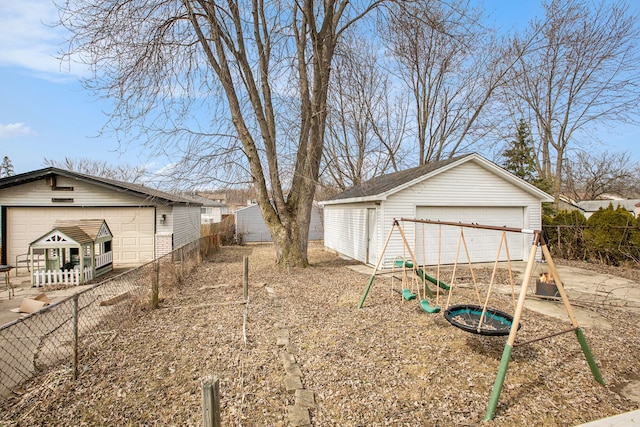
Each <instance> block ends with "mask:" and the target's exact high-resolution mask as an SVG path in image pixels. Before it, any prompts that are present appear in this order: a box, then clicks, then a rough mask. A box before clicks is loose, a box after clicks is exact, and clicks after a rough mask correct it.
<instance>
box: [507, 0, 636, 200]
mask: <svg viewBox="0 0 640 427" xmlns="http://www.w3.org/2000/svg"><path fill="white" fill-rule="evenodd" d="M628 9H629V7H628V5H626V4H625V3H622V2H615V3H613V2H606V1H602V2H600V3H598V4H595V5H594V4H592V3H591V2H583V1H580V0H552V1H551V2H550V3H549V4H546V5H545V17H544V20H536V21H534V22H532V24H531V26H530V28H529V29H528V30H527V31H525V32H524V33H523V34H521V35H519V36H516V37H515V38H514V44H513V49H514V50H516V51H520V52H521V56H520V58H521V59H520V61H519V62H518V63H517V66H516V67H515V68H514V69H513V72H512V73H511V75H510V79H509V83H510V84H509V86H508V88H506V91H505V98H506V99H509V102H510V104H511V105H510V106H509V108H510V110H511V111H513V114H514V115H516V117H525V118H529V128H530V129H531V131H532V135H533V139H534V141H536V144H537V149H536V153H537V154H538V156H539V157H538V169H539V172H540V173H541V175H542V177H543V178H544V179H546V180H548V181H549V182H553V193H554V196H555V198H556V201H557V200H558V198H559V195H560V184H561V182H562V170H563V163H564V160H565V157H566V155H567V152H568V149H569V148H570V147H571V144H572V143H574V144H575V143H576V142H575V141H576V136H577V135H578V134H580V135H581V136H583V137H584V138H587V137H588V136H589V135H588V133H587V132H588V131H589V130H592V129H593V126H595V125H596V124H598V125H602V124H605V125H609V126H613V125H614V124H615V123H616V122H627V121H631V120H635V118H636V117H637V111H638V104H639V102H640V91H639V90H638V87H639V86H640V69H639V68H638V66H637V64H638V61H639V59H640V58H639V57H638V50H637V48H638V41H639V39H638V34H639V33H638V25H637V22H638V21H637V17H636V16H634V15H632V14H630V13H629V11H628ZM531 40H535V49H531V48H530V41H531ZM525 45H526V47H525ZM525 50H526V51H525ZM583 141H584V139H583Z"/></svg>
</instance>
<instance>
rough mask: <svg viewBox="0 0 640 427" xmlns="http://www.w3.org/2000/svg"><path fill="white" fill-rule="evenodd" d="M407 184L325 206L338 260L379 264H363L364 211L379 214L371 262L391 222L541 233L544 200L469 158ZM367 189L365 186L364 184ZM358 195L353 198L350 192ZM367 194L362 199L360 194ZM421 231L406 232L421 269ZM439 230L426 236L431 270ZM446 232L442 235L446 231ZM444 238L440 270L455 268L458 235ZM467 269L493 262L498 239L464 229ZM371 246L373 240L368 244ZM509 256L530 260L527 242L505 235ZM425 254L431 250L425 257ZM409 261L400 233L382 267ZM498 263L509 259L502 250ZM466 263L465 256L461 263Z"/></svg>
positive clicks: (525, 237) (328, 242)
mask: <svg viewBox="0 0 640 427" xmlns="http://www.w3.org/2000/svg"><path fill="white" fill-rule="evenodd" d="M445 164H446V167H443V168H441V169H435V171H436V172H435V173H434V172H429V173H426V174H425V175H424V176H423V177H419V178H417V179H414V180H413V181H411V182H404V183H402V182H400V183H398V184H397V186H396V187H395V188H392V189H391V190H388V191H387V192H386V193H382V194H369V195H366V196H360V197H362V198H367V199H368V200H370V201H366V202H365V201H362V202H357V201H356V200H354V199H344V202H341V201H339V200H336V201H328V202H327V203H326V204H325V205H324V209H325V214H324V216H325V246H326V247H327V248H329V249H332V250H335V251H337V252H339V253H341V254H343V255H347V256H349V257H351V258H354V259H356V260H359V261H362V262H368V263H369V264H371V265H374V264H375V263H376V262H377V261H378V259H377V258H376V259H371V258H370V259H368V260H367V261H365V259H366V258H365V256H366V242H367V238H368V236H367V225H366V209H367V208H376V214H377V218H378V223H377V225H378V227H377V234H376V235H375V238H374V239H372V240H373V241H375V242H376V248H375V249H374V250H373V251H370V253H372V254H378V256H380V255H381V254H382V247H383V246H384V243H385V241H386V238H387V236H388V234H389V230H390V229H391V226H392V224H393V220H394V218H398V219H399V218H422V219H430V220H440V221H448V222H466V223H477V224H486V225H497V226H508V227H514V228H527V229H539V228H540V226H541V200H545V201H548V200H549V199H550V198H549V196H548V195H546V194H544V193H542V192H540V191H539V190H537V189H535V188H534V187H533V186H531V185H529V184H526V183H524V181H520V180H517V178H514V177H513V176H512V175H510V174H508V173H507V172H505V171H503V170H502V169H500V168H497V167H495V165H493V164H491V163H490V162H488V161H486V160H485V159H482V158H481V157H480V156H477V155H473V156H469V157H466V158H463V161H460V162H457V163H456V164H453V163H448V164H447V163H445ZM363 186H366V184H363ZM352 193H354V194H358V192H357V191H355V192H352ZM365 194H366V193H365ZM421 227H422V226H417V227H416V230H417V233H418V234H417V235H416V234H415V233H414V225H413V223H411V224H409V223H407V224H405V229H404V231H405V233H406V238H407V241H408V242H409V244H410V245H411V247H412V249H417V256H418V257H419V259H418V262H421V261H422V260H421V258H423V251H422V246H423V245H422V237H421V234H422V228H421ZM437 228H438V227H437V226H434V227H431V228H425V245H424V246H425V250H424V252H425V255H426V256H425V258H426V259H427V263H428V264H436V263H437V262H438V261H437V250H438V249H437V248H438V245H437V242H438V237H437ZM443 228H444V227H443ZM452 228H453V229H452V230H451V229H450V230H446V231H445V234H444V238H443V246H442V248H441V250H442V252H441V259H440V262H441V263H443V264H446V263H452V262H454V261H455V254H456V249H457V242H458V236H459V227H452ZM464 234H465V237H466V241H467V245H468V247H469V250H470V252H471V253H470V258H471V261H472V262H486V261H494V260H495V257H496V253H497V250H498V243H499V241H500V233H499V232H495V231H491V230H471V229H465V230H464ZM369 238H370V236H369ZM507 238H508V240H507V241H508V247H509V255H510V258H511V259H512V260H523V259H526V258H527V257H528V254H529V249H530V246H531V241H532V235H530V234H519V233H507ZM427 248H428V249H427ZM402 256H409V254H408V251H406V250H405V248H404V245H403V242H402V238H401V236H400V233H399V232H397V231H396V232H395V233H394V234H393V235H392V237H391V239H390V241H389V244H388V246H387V248H386V250H385V253H384V258H383V260H382V266H383V267H391V266H392V263H393V260H394V258H396V257H402ZM501 259H506V252H505V249H504V248H503V249H502V252H501ZM460 260H462V262H466V254H464V255H461V257H459V262H460Z"/></svg>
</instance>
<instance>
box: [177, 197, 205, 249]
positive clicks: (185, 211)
mask: <svg viewBox="0 0 640 427" xmlns="http://www.w3.org/2000/svg"><path fill="white" fill-rule="evenodd" d="M172 220H173V247H174V248H179V247H180V246H183V245H186V244H187V243H191V242H193V241H195V240H198V239H199V238H200V223H201V219H200V207H197V208H194V207H190V206H174V207H173V218H172Z"/></svg>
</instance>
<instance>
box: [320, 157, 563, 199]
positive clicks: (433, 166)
mask: <svg viewBox="0 0 640 427" xmlns="http://www.w3.org/2000/svg"><path fill="white" fill-rule="evenodd" d="M468 161H474V162H476V163H478V164H480V165H481V166H483V167H485V168H487V169H490V170H492V171H493V172H494V173H496V174H499V175H501V176H502V177H503V178H504V179H505V180H507V181H510V182H512V183H513V184H515V185H517V186H518V187H521V188H523V189H524V190H526V191H527V192H529V193H533V194H535V195H537V196H538V197H540V199H541V200H542V201H543V202H550V201H553V198H552V197H551V196H550V195H548V194H547V193H545V192H544V191H542V190H540V189H538V188H537V187H535V186H534V185H532V184H529V183H528V182H526V181H524V180H523V179H521V178H518V177H517V176H515V175H514V174H512V173H511V172H509V171H507V170H505V169H503V168H501V167H500V166H498V165H496V164H495V163H493V162H490V161H489V160H487V159H485V158H484V157H482V156H480V155H479V154H475V153H472V154H465V155H462V156H459V157H452V158H450V159H446V160H441V161H438V162H432V163H429V164H426V165H422V166H418V167H415V168H412V169H406V170H403V171H400V172H395V173H390V174H387V175H382V176H379V177H376V178H373V179H371V180H369V181H366V182H364V183H362V184H360V185H358V186H355V187H352V188H350V189H348V190H345V191H343V192H342V193H340V194H338V195H336V196H334V197H332V198H331V199H329V200H325V201H323V202H321V204H322V205H327V204H338V203H353V202H366V201H377V200H385V199H386V198H387V197H388V196H390V195H392V194H394V193H396V192H398V191H401V190H403V189H405V188H407V187H410V186H413V185H415V184H417V183H418V182H421V181H423V180H426V179H428V178H430V177H432V176H435V175H437V174H440V173H442V172H444V171H446V170H449V169H451V168H453V167H455V166H458V165H460V164H463V163H466V162H468Z"/></svg>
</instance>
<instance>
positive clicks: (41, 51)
mask: <svg viewBox="0 0 640 427" xmlns="http://www.w3.org/2000/svg"><path fill="white" fill-rule="evenodd" d="M0 16H2V25H1V26H0V66H5V67H6V66H9V67H11V66H17V67H21V68H26V69H29V70H32V71H35V72H37V73H39V74H40V75H41V77H43V75H49V77H50V78H57V79H60V78H61V77H62V76H63V75H65V76H67V77H73V76H74V75H75V76H77V75H80V74H82V71H83V70H82V68H83V67H82V66H80V65H77V64H73V67H70V64H69V63H68V62H65V63H61V62H60V60H59V59H57V58H56V56H57V55H58V54H59V52H60V50H61V49H62V47H63V44H64V41H65V36H66V33H65V30H64V29H62V28H58V27H54V26H53V24H54V23H55V22H56V20H57V19H58V11H57V9H56V7H55V6H54V4H53V2H52V1H51V0H20V1H15V0H14V1H0Z"/></svg>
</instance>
